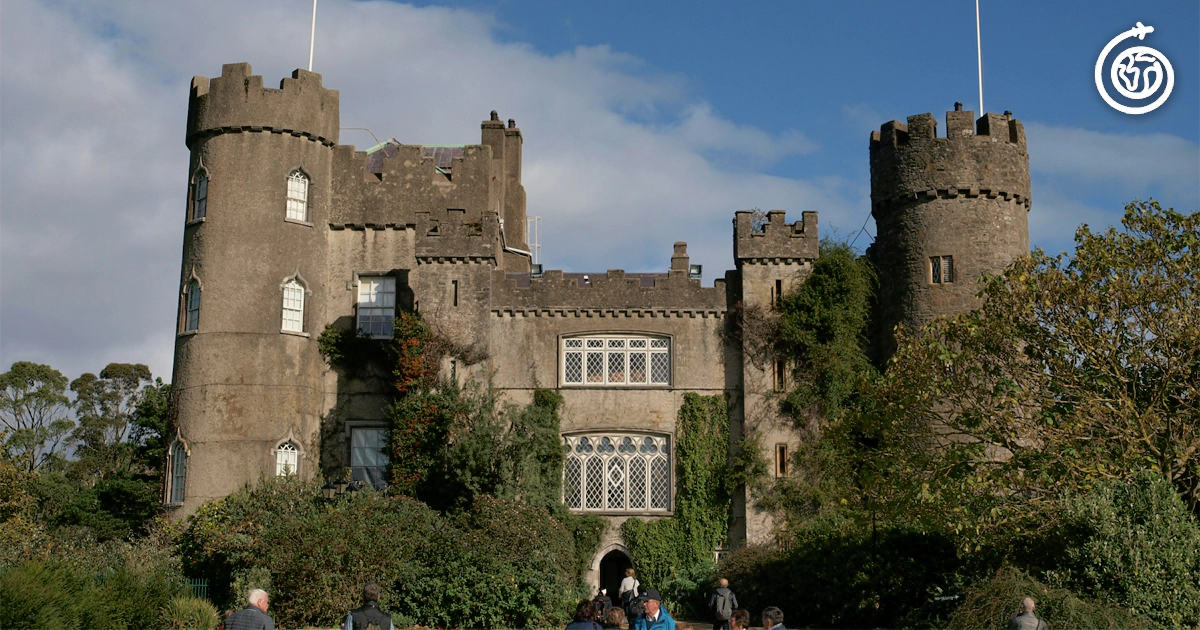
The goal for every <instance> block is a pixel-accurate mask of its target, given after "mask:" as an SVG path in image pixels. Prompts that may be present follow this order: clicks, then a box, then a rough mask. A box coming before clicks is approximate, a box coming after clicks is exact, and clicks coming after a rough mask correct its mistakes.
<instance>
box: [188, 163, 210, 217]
mask: <svg viewBox="0 0 1200 630" xmlns="http://www.w3.org/2000/svg"><path fill="white" fill-rule="evenodd" d="M191 193H192V194H191V199H190V200H189V201H190V202H189V204H188V218H187V220H188V221H196V220H198V219H203V218H204V215H205V214H207V212H208V169H206V168H204V167H203V166H201V167H200V168H198V169H196V173H195V174H194V175H192V190H191Z"/></svg>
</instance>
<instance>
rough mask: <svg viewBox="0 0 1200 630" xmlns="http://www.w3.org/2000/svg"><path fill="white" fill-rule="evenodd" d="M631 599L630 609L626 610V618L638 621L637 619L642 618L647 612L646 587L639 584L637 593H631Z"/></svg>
mask: <svg viewBox="0 0 1200 630" xmlns="http://www.w3.org/2000/svg"><path fill="white" fill-rule="evenodd" d="M629 597H630V600H629V608H628V609H626V610H625V617H626V618H628V619H632V620H634V621H637V618H638V617H641V616H642V613H643V612H644V611H645V608H644V606H645V604H646V587H645V586H642V585H641V584H640V583H639V584H638V586H637V591H634V592H630V594H629Z"/></svg>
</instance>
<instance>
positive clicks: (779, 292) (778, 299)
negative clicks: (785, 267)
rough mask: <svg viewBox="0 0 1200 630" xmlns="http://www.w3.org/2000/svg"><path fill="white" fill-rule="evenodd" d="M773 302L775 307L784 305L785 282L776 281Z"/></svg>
mask: <svg viewBox="0 0 1200 630" xmlns="http://www.w3.org/2000/svg"><path fill="white" fill-rule="evenodd" d="M771 302H772V303H774V304H775V306H779V305H780V304H782V303H783V280H776V281H775V295H774V296H773V297H772V299H771Z"/></svg>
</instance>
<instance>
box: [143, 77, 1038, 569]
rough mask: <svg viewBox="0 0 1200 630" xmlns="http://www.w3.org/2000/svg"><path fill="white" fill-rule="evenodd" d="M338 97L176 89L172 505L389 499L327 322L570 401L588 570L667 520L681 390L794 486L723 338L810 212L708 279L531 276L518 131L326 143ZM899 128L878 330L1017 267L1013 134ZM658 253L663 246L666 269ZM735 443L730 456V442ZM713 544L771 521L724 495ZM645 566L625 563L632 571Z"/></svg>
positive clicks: (758, 231) (748, 228)
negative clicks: (252, 490) (355, 495)
mask: <svg viewBox="0 0 1200 630" xmlns="http://www.w3.org/2000/svg"><path fill="white" fill-rule="evenodd" d="M339 124H340V120H339V115H338V92H337V91H335V90H329V89H326V88H324V87H323V86H322V84H321V76H320V75H319V74H315V73H312V72H306V71H303V70H296V71H295V72H294V73H293V74H292V77H291V78H285V79H283V81H282V82H281V84H280V86H279V89H271V88H264V87H263V80H262V77H261V76H255V75H253V74H251V70H250V66H249V64H245V63H238V64H228V65H225V66H224V67H223V68H222V71H221V76H220V77H217V78H213V79H211V80H210V79H208V78H205V77H201V76H197V77H195V78H194V79H193V81H192V86H191V97H190V101H189V110H188V122H187V136H186V144H187V147H188V150H189V151H190V153H191V160H190V166H189V173H188V176H189V186H188V196H187V216H186V219H185V220H186V227H185V231H184V242H183V263H182V270H181V276H180V293H179V319H178V336H177V339H176V346H175V366H174V378H173V392H174V396H175V406H174V420H173V425H174V429H173V432H174V442H173V443H172V445H171V448H170V452H169V462H168V475H167V481H166V484H165V488H164V502H165V503H166V504H167V505H170V506H175V507H176V508H177V509H178V511H177V512H176V513H177V514H180V515H182V514H186V513H189V512H191V511H192V510H194V509H195V508H196V507H197V506H198V505H199V504H201V503H202V502H204V501H207V500H210V499H215V498H220V497H223V496H225V495H227V494H229V493H230V492H233V491H234V490H236V489H237V488H239V487H240V486H242V485H243V484H245V483H247V482H253V481H255V480H257V479H259V478H260V477H261V476H262V475H273V474H293V473H294V474H298V475H300V476H302V477H311V476H314V475H316V474H318V473H331V472H333V473H334V474H336V471H339V470H341V469H343V467H350V468H352V469H353V471H354V475H355V477H356V478H357V479H360V480H363V481H365V482H369V483H375V484H380V483H382V481H383V476H384V471H385V469H386V466H387V459H386V448H385V446H386V440H387V431H388V425H387V420H386V416H385V410H384V406H385V405H384V403H385V401H386V399H387V395H388V392H387V391H385V390H386V387H385V386H383V385H380V384H378V383H374V382H372V381H370V380H367V379H356V378H352V377H350V376H347V375H345V374H340V373H338V372H337V371H334V370H331V369H330V368H329V367H328V365H327V364H326V362H325V360H324V359H323V357H322V355H321V354H320V352H319V351H318V343H317V337H318V336H319V335H320V334H321V332H322V331H323V330H324V329H325V327H326V326H327V325H330V324H333V325H335V326H340V327H342V328H343V329H347V330H354V329H358V330H361V331H362V332H364V333H366V334H370V335H372V336H376V337H390V336H391V334H392V320H393V319H394V317H395V315H396V313H397V311H398V310H410V311H419V312H420V313H421V314H422V316H423V317H424V318H425V319H426V320H427V321H429V322H431V324H432V325H435V326H436V327H437V329H438V330H440V331H443V333H444V334H448V335H450V336H451V337H452V338H453V339H452V341H455V342H456V343H459V344H463V345H467V346H475V347H478V348H480V349H481V350H482V351H483V352H482V353H481V356H485V357H486V358H485V359H483V360H482V361H481V362H480V363H478V364H476V365H458V364H455V363H451V364H449V365H446V366H444V369H445V373H446V374H447V375H450V374H453V375H454V377H455V378H459V379H465V378H469V377H472V376H474V377H478V378H485V379H486V378H490V379H491V383H492V386H493V387H494V388H495V390H496V392H497V393H498V395H499V396H500V397H501V398H502V399H504V400H507V401H512V402H515V403H518V404H525V403H528V402H529V401H530V400H531V397H532V393H533V389H534V387H535V384H537V383H540V384H541V385H542V386H546V385H551V386H553V387H555V388H557V389H559V391H560V392H561V393H562V395H563V397H564V399H565V406H564V408H563V410H562V425H561V430H562V436H563V442H564V445H565V447H566V448H568V449H569V451H568V456H567V459H566V463H565V465H564V470H563V501H564V503H565V504H566V505H567V507H568V508H570V509H572V510H577V511H584V512H591V513H596V514H601V515H604V516H605V517H607V518H608V520H609V521H610V526H609V527H608V529H607V531H606V533H605V534H604V538H603V541H602V544H601V548H600V549H599V551H598V553H597V554H596V556H595V559H594V561H593V564H592V567H591V568H592V573H591V575H590V576H589V577H590V579H591V580H592V581H593V582H594V583H595V584H599V583H601V582H603V583H606V584H607V583H608V581H610V580H611V579H612V578H613V576H614V575H619V573H620V571H621V569H623V568H624V567H625V566H628V565H629V562H630V558H629V557H628V551H627V550H626V549H625V548H624V546H623V543H622V540H621V538H620V531H619V527H618V526H619V524H620V523H621V522H623V521H624V520H625V519H627V518H631V517H637V518H663V517H669V516H670V515H671V514H672V509H673V499H674V488H675V485H674V483H675V481H674V477H675V470H674V468H675V466H674V463H675V462H674V459H673V453H674V451H673V449H674V444H675V442H674V438H675V422H676V416H677V412H678V410H679V408H680V405H681V403H682V399H683V396H684V394H685V393H688V392H697V393H701V394H723V395H725V396H727V397H728V400H729V409H730V422H731V434H732V439H733V440H738V439H740V438H741V436H743V435H745V434H747V433H748V432H753V433H754V434H756V435H757V436H758V437H759V438H760V443H761V444H762V445H763V447H764V448H765V449H769V452H768V453H764V455H765V456H766V458H767V459H768V460H769V461H770V460H773V461H774V462H775V473H776V474H777V475H786V474H787V468H788V466H787V463H788V461H789V460H788V458H789V455H788V453H789V452H790V451H791V450H792V449H794V446H795V445H796V444H797V442H798V439H799V438H798V435H797V434H796V433H795V432H794V430H793V429H792V425H791V423H790V421H788V420H787V419H785V418H783V417H782V416H780V414H779V412H778V409H777V404H776V400H777V392H778V391H780V390H782V389H784V388H785V387H786V386H787V383H786V380H787V379H788V378H790V376H789V374H788V370H787V369H786V367H785V366H783V365H782V364H781V362H779V361H775V360H768V361H765V362H762V361H751V360H748V358H747V352H746V348H744V347H743V346H742V342H736V341H733V340H731V339H730V338H729V336H728V335H723V334H722V331H723V330H724V329H725V327H726V323H727V319H729V318H731V317H734V316H735V315H736V312H737V311H738V310H739V309H742V308H754V307H766V308H769V307H770V306H771V305H772V304H773V303H775V302H776V300H777V299H778V298H779V296H781V295H783V294H784V293H786V292H787V291H789V290H790V289H792V288H793V287H794V286H796V285H797V284H798V283H802V282H804V279H805V277H806V276H807V274H808V273H809V271H810V270H811V268H812V264H813V262H814V260H816V258H817V256H818V236H817V213H816V212H807V211H806V212H804V213H803V214H802V216H801V218H800V220H798V221H794V222H792V223H789V222H788V221H787V219H786V216H785V213H784V212H783V211H780V210H772V211H771V212H769V213H768V214H767V217H766V221H765V222H764V221H761V220H756V217H755V216H753V215H752V213H750V212H737V213H735V215H734V219H733V248H734V259H735V262H736V268H735V269H733V270H730V271H727V272H725V274H724V277H723V278H720V279H717V280H716V281H715V282H714V284H713V286H709V287H705V286H702V284H701V280H700V279H699V277H698V275H699V274H697V273H694V270H693V269H692V268H691V267H692V266H691V265H690V263H689V259H688V254H687V245H686V244H685V243H676V244H675V246H674V251H672V252H671V256H670V267H669V268H668V269H667V270H665V271H660V272H655V273H626V272H625V271H623V270H620V269H610V270H608V271H607V272H606V273H590V274H584V273H567V272H563V271H553V270H548V271H545V272H542V271H541V269H540V265H539V266H534V265H532V260H531V256H530V253H529V251H528V250H529V245H528V244H527V243H526V242H525V241H526V234H525V232H526V230H525V225H526V216H525V189H524V187H523V186H522V183H521V149H522V142H523V139H522V136H521V131H520V129H519V128H517V126H516V124H515V122H514V121H513V120H509V121H508V123H507V125H506V124H505V123H504V122H502V121H501V120H500V118H499V116H497V115H496V113H495V112H492V114H491V116H490V118H489V119H488V120H485V121H483V123H482V138H481V141H480V143H479V144H477V145H468V146H463V147H422V146H417V145H404V144H399V143H397V142H395V141H389V142H385V143H381V144H379V145H377V146H375V147H372V148H371V149H369V150H367V151H358V150H356V149H355V148H354V147H352V146H347V145H341V144H338V131H339ZM936 126H937V122H936V120H935V119H934V117H933V116H932V115H930V114H921V115H918V116H912V117H909V118H908V123H907V124H904V123H901V122H897V121H893V122H889V123H886V124H884V125H883V126H882V127H881V129H880V130H879V131H875V132H872V134H871V139H870V160H871V204H872V213H873V215H874V217H875V221H876V223H877V225H878V236H877V237H876V240H875V243H874V245H873V246H872V247H871V249H870V250H869V251H868V255H869V256H870V257H871V258H872V259H873V260H874V261H875V263H876V265H877V269H878V273H879V275H880V287H881V291H880V295H879V306H878V308H879V312H878V314H877V317H876V319H878V320H879V321H880V322H882V324H881V325H880V326H879V329H878V330H877V331H876V332H875V334H876V336H877V339H876V341H875V343H876V345H877V346H878V347H879V348H880V352H881V353H883V354H885V355H886V354H887V353H889V352H890V351H891V348H892V345H893V343H894V342H893V341H892V339H891V330H892V328H893V327H894V326H895V324H897V323H901V322H903V323H905V324H908V325H918V324H920V323H923V322H925V321H928V320H929V319H931V318H933V317H936V316H939V315H944V314H950V313H955V312H960V311H963V310H966V309H970V308H974V307H975V306H976V305H977V299H978V298H977V297H976V293H977V290H978V289H977V286H976V282H975V279H977V278H978V277H979V276H980V274H982V273H984V272H996V271H999V270H1000V269H1002V268H1003V267H1004V266H1005V265H1007V263H1008V262H1009V261H1011V260H1012V259H1013V258H1015V257H1017V256H1021V255H1024V254H1027V253H1028V251H1029V237H1028V227H1027V221H1026V214H1027V211H1028V209H1029V203H1030V201H1029V167H1028V156H1027V154H1026V146H1025V136H1024V129H1023V127H1022V126H1021V123H1020V122H1018V121H1016V120H1014V119H1013V118H1012V116H1011V115H1010V114H1008V113H1007V112H1006V113H1005V114H1003V115H1000V114H985V115H984V116H983V117H981V118H979V119H978V120H975V119H974V114H973V113H972V112H970V111H961V107H960V106H957V105H956V107H955V111H951V112H947V114H946V127H947V134H946V136H945V137H941V138H939V137H938V136H937V133H936ZM665 259H666V252H664V260H665ZM731 448H732V445H731ZM730 525H731V527H730V540H729V545H730V546H731V547H736V546H739V545H741V544H744V543H746V542H753V541H758V540H764V539H767V538H768V537H769V536H770V534H771V531H772V523H771V519H770V516H769V515H768V514H765V513H762V512H761V511H759V510H756V509H755V507H754V505H753V504H752V501H749V500H748V499H747V498H746V497H745V496H738V497H735V500H734V505H733V509H732V514H730ZM635 560H636V559H635Z"/></svg>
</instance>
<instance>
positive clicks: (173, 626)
mask: <svg viewBox="0 0 1200 630" xmlns="http://www.w3.org/2000/svg"><path fill="white" fill-rule="evenodd" d="M219 625H221V617H220V615H219V614H218V613H217V609H216V607H215V606H213V605H212V604H211V603H209V601H208V600H206V599H200V598H198V597H189V596H186V595H183V596H180V597H175V598H173V599H172V600H171V601H169V602H167V605H166V606H165V607H164V608H163V612H162V624H161V625H160V626H159V627H162V628H165V629H167V630H212V629H213V628H216V627H217V626H219Z"/></svg>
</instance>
